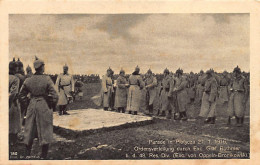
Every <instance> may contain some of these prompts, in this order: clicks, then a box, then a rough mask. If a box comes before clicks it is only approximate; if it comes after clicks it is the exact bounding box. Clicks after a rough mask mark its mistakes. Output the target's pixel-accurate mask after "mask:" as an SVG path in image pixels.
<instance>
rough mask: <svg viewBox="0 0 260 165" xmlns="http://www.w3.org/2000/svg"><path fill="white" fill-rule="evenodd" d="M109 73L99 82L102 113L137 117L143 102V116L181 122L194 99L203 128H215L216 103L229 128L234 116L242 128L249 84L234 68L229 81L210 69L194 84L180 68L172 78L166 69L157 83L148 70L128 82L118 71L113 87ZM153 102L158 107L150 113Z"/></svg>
mask: <svg viewBox="0 0 260 165" xmlns="http://www.w3.org/2000/svg"><path fill="white" fill-rule="evenodd" d="M113 73H114V71H113V70H112V69H111V68H109V69H108V70H107V74H106V75H104V76H103V78H102V91H101V98H102V102H103V108H104V110H105V111H107V110H109V109H113V107H115V109H116V110H117V111H118V112H123V113H125V112H126V111H128V113H129V114H133V115H137V114H138V112H140V111H141V109H142V108H141V106H142V105H143V102H146V111H145V113H146V114H147V115H150V116H152V115H158V116H165V117H166V118H167V119H171V118H172V117H173V118H174V120H183V121H185V120H187V119H188V118H187V113H186V112H187V104H188V103H189V102H190V101H191V100H192V101H194V100H195V99H196V100H197V101H198V103H199V105H200V106H201V108H200V113H199V115H198V117H197V118H199V119H205V120H204V123H205V124H215V119H216V105H217V101H218V100H219V102H220V103H222V104H224V105H226V107H227V108H226V109H224V111H226V114H227V116H228V120H227V123H228V124H230V122H231V118H232V117H234V116H235V118H236V125H237V126H242V124H243V121H244V114H245V109H246V106H245V105H246V101H248V98H249V82H248V81H249V80H248V81H247V80H246V78H245V77H244V76H243V75H242V73H241V69H240V68H239V67H238V66H237V67H235V68H234V70H233V73H232V75H231V77H229V76H228V72H226V71H224V72H223V73H222V74H221V75H217V74H216V73H215V72H214V70H213V69H209V70H208V71H207V72H206V74H204V73H203V71H202V72H200V74H199V75H198V78H197V79H196V80H195V78H194V77H195V76H194V75H193V74H190V75H187V74H184V73H183V70H182V69H180V68H179V69H178V70H176V72H175V74H172V73H171V72H170V71H169V70H168V69H167V68H166V69H165V70H164V71H163V79H162V80H161V81H160V82H158V81H157V79H156V76H155V75H154V74H153V73H152V71H151V69H149V70H148V71H147V73H146V74H145V75H141V74H140V68H139V67H138V66H137V67H136V68H135V70H134V72H133V73H132V74H131V75H130V77H129V78H128V79H127V78H126V76H125V71H124V70H123V69H121V71H120V73H119V77H118V78H117V80H116V83H114V81H113ZM248 79H249V78H248ZM143 93H146V94H145V95H143ZM113 95H114V98H113ZM144 97H145V99H144ZM157 99H158V100H159V107H157V112H156V113H154V109H155V108H154V104H155V102H156V101H157V102H158V100H157ZM111 100H112V102H111ZM113 103H114V104H113Z"/></svg>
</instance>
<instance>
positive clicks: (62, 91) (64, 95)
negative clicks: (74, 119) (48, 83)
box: [55, 64, 75, 115]
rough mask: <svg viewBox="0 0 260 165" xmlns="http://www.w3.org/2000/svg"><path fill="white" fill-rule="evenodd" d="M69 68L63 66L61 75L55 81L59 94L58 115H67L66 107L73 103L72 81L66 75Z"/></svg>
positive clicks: (68, 75) (71, 77)
mask: <svg viewBox="0 0 260 165" xmlns="http://www.w3.org/2000/svg"><path fill="white" fill-rule="evenodd" d="M68 70H69V67H68V66H67V65H66V64H65V65H64V66H63V73H62V74H60V75H58V77H57V80H56V83H55V84H56V89H58V93H59V101H58V106H59V115H62V114H63V115H69V113H68V112H67V105H68V104H69V103H71V102H72V101H73V97H72V95H73V92H74V87H75V86H74V79H73V76H72V75H70V74H69V73H68Z"/></svg>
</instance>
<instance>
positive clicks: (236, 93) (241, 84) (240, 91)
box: [228, 66, 249, 127]
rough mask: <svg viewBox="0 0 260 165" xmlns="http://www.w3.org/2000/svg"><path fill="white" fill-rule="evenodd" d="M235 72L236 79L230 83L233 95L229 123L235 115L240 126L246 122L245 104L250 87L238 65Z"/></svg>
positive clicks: (230, 103)
mask: <svg viewBox="0 0 260 165" xmlns="http://www.w3.org/2000/svg"><path fill="white" fill-rule="evenodd" d="M233 74H234V79H233V80H232V82H231V84H230V91H231V95H230V98H229V103H228V116H229V118H228V124H230V122H231V117H232V116H235V117H236V123H237V126H239V127H240V126H242V124H243V122H244V112H245V104H246V98H247V97H248V93H249V89H248V85H247V83H246V81H245V78H244V77H243V76H242V75H241V70H240V68H239V67H238V66H237V67H236V68H234V71H233Z"/></svg>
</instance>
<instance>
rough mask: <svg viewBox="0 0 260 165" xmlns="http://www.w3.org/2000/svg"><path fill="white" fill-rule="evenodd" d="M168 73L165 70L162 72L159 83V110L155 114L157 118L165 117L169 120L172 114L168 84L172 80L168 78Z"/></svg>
mask: <svg viewBox="0 0 260 165" xmlns="http://www.w3.org/2000/svg"><path fill="white" fill-rule="evenodd" d="M169 74H170V72H169V70H168V69H167V68H166V69H165V70H164V72H163V79H162V82H161V86H160V92H159V97H160V106H159V107H160V108H159V111H158V113H157V115H159V116H166V113H167V117H168V118H170V116H171V113H172V107H171V93H170V84H171V81H172V78H171V77H170V75H169Z"/></svg>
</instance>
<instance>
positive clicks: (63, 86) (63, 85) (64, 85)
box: [60, 84, 70, 87]
mask: <svg viewBox="0 0 260 165" xmlns="http://www.w3.org/2000/svg"><path fill="white" fill-rule="evenodd" d="M60 86H61V87H65V86H70V84H67V85H60Z"/></svg>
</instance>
